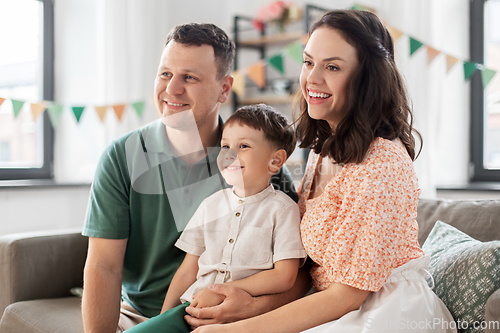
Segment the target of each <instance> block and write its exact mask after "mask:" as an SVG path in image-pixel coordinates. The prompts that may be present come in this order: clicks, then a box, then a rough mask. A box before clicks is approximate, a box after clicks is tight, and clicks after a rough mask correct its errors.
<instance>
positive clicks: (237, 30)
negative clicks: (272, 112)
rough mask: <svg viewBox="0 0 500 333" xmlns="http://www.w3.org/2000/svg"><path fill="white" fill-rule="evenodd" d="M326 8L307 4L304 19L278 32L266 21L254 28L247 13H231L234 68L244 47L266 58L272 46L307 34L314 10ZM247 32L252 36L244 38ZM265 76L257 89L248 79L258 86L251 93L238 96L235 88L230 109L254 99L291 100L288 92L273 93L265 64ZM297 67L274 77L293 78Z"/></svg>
mask: <svg viewBox="0 0 500 333" xmlns="http://www.w3.org/2000/svg"><path fill="white" fill-rule="evenodd" d="M324 11H326V9H324V8H320V7H317V6H313V5H306V6H305V9H304V15H303V17H304V19H303V22H302V24H300V22H299V24H298V25H297V24H295V25H294V26H293V27H292V29H293V30H292V31H286V32H281V33H276V32H275V33H273V32H270V30H272V26H270V25H269V24H265V25H264V29H263V30H262V31H260V32H259V31H257V30H256V29H255V28H254V27H253V25H252V18H251V17H246V16H240V15H238V16H235V17H234V35H233V41H234V43H235V45H236V57H235V60H234V69H235V70H237V69H239V68H242V67H243V66H239V62H240V57H241V55H242V51H243V50H253V51H256V52H257V55H258V57H259V59H265V58H266V56H267V55H269V54H271V53H270V52H269V51H270V50H272V48H277V47H283V46H286V45H287V44H290V43H293V42H294V41H297V40H300V39H301V38H302V37H304V36H305V35H306V34H307V31H308V30H309V27H310V25H311V23H312V22H313V21H314V20H315V19H316V18H317V15H315V14H316V13H321V12H324ZM246 32H250V33H252V34H253V36H252V37H245V38H243V37H242V35H243V34H245V33H246ZM264 71H265V77H266V87H268V88H267V89H266V88H263V89H260V88H258V87H256V85H255V84H253V83H249V82H247V83H248V86H249V87H251V88H253V89H257V90H256V91H255V92H254V93H253V94H249V95H247V96H245V97H239V96H238V95H236V94H235V93H234V92H233V93H232V96H231V103H232V105H233V111H234V110H236V109H237V108H238V107H239V106H241V105H245V104H255V103H266V104H286V103H290V102H291V101H292V95H290V94H275V93H274V92H273V91H272V90H270V89H269V86H270V84H269V83H271V80H272V79H271V77H272V75H270V73H268V70H267V68H264ZM298 76H299V70H298V69H297V70H296V72H295V71H294V75H293V77H288V78H285V77H276V75H275V79H290V80H292V82H296V81H297V80H298Z"/></svg>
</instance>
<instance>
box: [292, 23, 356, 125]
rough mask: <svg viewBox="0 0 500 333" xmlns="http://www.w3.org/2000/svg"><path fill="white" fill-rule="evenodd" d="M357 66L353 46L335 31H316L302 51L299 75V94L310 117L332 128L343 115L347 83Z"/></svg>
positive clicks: (319, 29) (325, 28)
mask: <svg viewBox="0 0 500 333" xmlns="http://www.w3.org/2000/svg"><path fill="white" fill-rule="evenodd" d="M358 66H359V61H358V57H357V54H356V49H355V48H354V47H353V46H351V45H350V44H348V43H347V42H346V41H345V39H344V38H343V37H342V36H341V35H340V34H339V33H338V32H337V30H334V29H331V28H328V27H320V28H318V29H317V30H315V31H314V32H313V33H312V35H311V37H310V38H309V41H308V42H307V45H306V48H305V50H304V64H303V66H302V72H301V74H300V86H301V88H302V94H303V95H304V98H305V99H306V101H307V104H308V112H309V116H310V117H311V118H313V119H316V120H326V121H327V122H328V123H329V124H330V127H331V128H332V129H333V128H335V127H336V126H337V125H338V123H339V122H340V121H341V120H342V118H343V117H344V115H345V111H344V109H343V107H344V105H345V101H346V97H347V85H348V82H349V80H350V79H351V77H352V75H353V73H354V72H355V71H356V70H357V68H358Z"/></svg>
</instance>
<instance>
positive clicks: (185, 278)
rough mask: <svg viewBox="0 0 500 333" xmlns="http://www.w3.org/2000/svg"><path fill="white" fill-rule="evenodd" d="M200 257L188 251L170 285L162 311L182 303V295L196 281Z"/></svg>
mask: <svg viewBox="0 0 500 333" xmlns="http://www.w3.org/2000/svg"><path fill="white" fill-rule="evenodd" d="M199 258H200V257H199V256H195V255H192V254H189V253H186V256H185V257H184V260H183V261H182V264H181V265H180V266H179V269H178V270H177V272H175V275H174V277H173V278H172V282H171V283H170V286H169V287H168V290H167V296H165V301H164V302H163V307H162V308H161V313H163V312H165V311H167V310H168V309H171V308H173V307H176V306H177V305H179V304H181V302H180V300H179V299H180V297H181V296H182V294H184V293H185V292H186V290H187V289H188V288H189V287H190V286H191V285H192V284H193V283H194V282H195V281H196V275H197V274H198V259H199Z"/></svg>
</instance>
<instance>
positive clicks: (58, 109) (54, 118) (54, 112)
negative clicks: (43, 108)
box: [47, 103, 63, 128]
mask: <svg viewBox="0 0 500 333" xmlns="http://www.w3.org/2000/svg"><path fill="white" fill-rule="evenodd" d="M62 110H63V106H62V105H60V104H57V103H51V104H50V105H49V107H48V108H47V112H48V113H49V118H50V122H51V123H52V127H54V128H57V125H58V124H59V118H60V117H61V113H62Z"/></svg>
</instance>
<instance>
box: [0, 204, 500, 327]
mask: <svg viewBox="0 0 500 333" xmlns="http://www.w3.org/2000/svg"><path fill="white" fill-rule="evenodd" d="M417 220H418V223H419V227H420V232H419V241H420V243H421V244H423V242H424V240H425V239H426V237H427V236H428V235H429V232H430V231H431V229H432V227H433V226H434V224H435V222H436V221H437V220H441V221H444V222H446V223H448V224H450V225H453V226H455V227H456V228H458V229H460V230H461V231H463V232H465V233H467V234H468V235H470V236H472V237H473V238H475V239H478V240H481V241H491V240H500V200H476V201H473V200H471V201H447V200H428V199H421V200H420V203H419V207H418V217H417ZM86 250H87V239H86V238H85V237H82V236H81V235H80V234H79V232H78V231H71V232H68V231H66V232H60V233H50V234H48V233H45V234H40V233H37V234H19V235H9V236H3V237H0V314H2V313H3V316H2V317H1V319H0V333H25V332H26V333H28V332H30V333H31V332H37V333H41V332H58V333H72V332H83V326H82V319H81V314H80V299H79V298H77V297H72V296H71V294H70V289H71V288H73V287H77V286H81V285H82V272H83V266H84V261H85V256H86ZM499 278H500V277H499ZM499 304H500V291H497V292H495V293H494V294H493V295H491V297H490V298H489V300H488V303H487V305H486V320H490V321H492V320H498V321H500V305H499ZM4 310H5V311H4ZM486 331H487V332H493V331H498V332H500V329H499V330H486Z"/></svg>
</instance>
